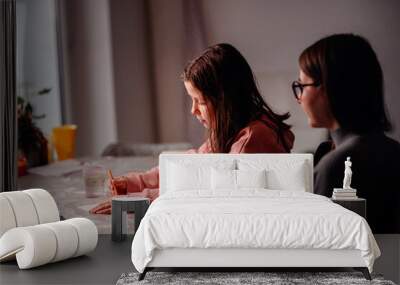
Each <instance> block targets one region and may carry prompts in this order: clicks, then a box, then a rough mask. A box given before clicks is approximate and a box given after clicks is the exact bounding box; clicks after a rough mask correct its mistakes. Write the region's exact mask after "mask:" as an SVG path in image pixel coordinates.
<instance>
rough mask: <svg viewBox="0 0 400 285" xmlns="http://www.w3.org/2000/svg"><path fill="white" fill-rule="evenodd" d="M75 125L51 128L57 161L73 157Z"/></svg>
mask: <svg viewBox="0 0 400 285" xmlns="http://www.w3.org/2000/svg"><path fill="white" fill-rule="evenodd" d="M76 128H77V127H76V125H62V126H60V127H56V128H53V134H52V142H53V146H54V149H55V150H56V153H57V158H58V160H64V159H69V158H74V157H75V137H76Z"/></svg>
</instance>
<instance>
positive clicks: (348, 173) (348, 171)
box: [343, 157, 353, 189]
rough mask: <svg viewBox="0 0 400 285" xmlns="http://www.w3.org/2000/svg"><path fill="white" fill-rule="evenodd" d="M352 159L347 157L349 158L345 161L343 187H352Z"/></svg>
mask: <svg viewBox="0 0 400 285" xmlns="http://www.w3.org/2000/svg"><path fill="white" fill-rule="evenodd" d="M351 164H352V163H351V161H350V157H347V160H346V161H345V162H344V166H345V169H344V179H343V189H352V188H351V186H350V184H351V176H352V175H353V172H352V171H351Z"/></svg>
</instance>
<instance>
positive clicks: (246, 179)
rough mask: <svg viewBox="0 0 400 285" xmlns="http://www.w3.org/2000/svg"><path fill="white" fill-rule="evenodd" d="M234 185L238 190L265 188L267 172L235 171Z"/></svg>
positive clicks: (262, 170) (263, 170)
mask: <svg viewBox="0 0 400 285" xmlns="http://www.w3.org/2000/svg"><path fill="white" fill-rule="evenodd" d="M236 183H237V187H238V188H267V171H266V170H265V169H261V170H236Z"/></svg>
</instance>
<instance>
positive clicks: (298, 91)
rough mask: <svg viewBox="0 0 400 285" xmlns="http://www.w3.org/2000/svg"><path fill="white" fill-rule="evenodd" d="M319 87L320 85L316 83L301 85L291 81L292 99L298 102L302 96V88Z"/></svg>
mask: <svg viewBox="0 0 400 285" xmlns="http://www.w3.org/2000/svg"><path fill="white" fill-rule="evenodd" d="M319 85H320V84H319V83H317V82H314V83H309V84H301V83H300V82H298V81H293V83H292V90H293V94H294V98H296V100H297V101H298V100H300V97H301V95H302V94H303V90H304V87H307V86H314V87H317V86H319Z"/></svg>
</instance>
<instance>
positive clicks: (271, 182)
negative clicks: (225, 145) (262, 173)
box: [238, 160, 310, 191]
mask: <svg viewBox="0 0 400 285" xmlns="http://www.w3.org/2000/svg"><path fill="white" fill-rule="evenodd" d="M238 168H239V169H240V170H247V171H254V170H261V169H266V177H267V179H266V181H267V187H266V188H268V189H273V190H289V191H306V189H307V188H308V183H310V182H309V181H308V180H309V179H308V176H309V169H308V167H307V164H306V162H305V161H274V162H269V163H265V162H263V161H240V160H239V161H238Z"/></svg>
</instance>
